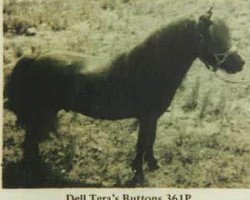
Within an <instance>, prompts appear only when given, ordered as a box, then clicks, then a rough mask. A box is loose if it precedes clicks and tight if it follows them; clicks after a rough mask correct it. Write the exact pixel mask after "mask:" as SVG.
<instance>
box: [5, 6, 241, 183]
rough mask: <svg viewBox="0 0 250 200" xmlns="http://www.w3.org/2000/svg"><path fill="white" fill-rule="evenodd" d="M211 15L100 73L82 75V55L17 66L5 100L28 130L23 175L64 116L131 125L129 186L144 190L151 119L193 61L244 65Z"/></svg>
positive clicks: (232, 67)
mask: <svg viewBox="0 0 250 200" xmlns="http://www.w3.org/2000/svg"><path fill="white" fill-rule="evenodd" d="M211 15H212V12H211V9H210V10H209V11H208V12H207V13H206V14H205V15H202V16H201V17H200V18H199V20H195V19H189V18H185V19H182V20H179V21H175V22H173V23H170V24H169V25H168V26H166V27H164V28H162V29H160V30H158V31H156V32H155V33H154V34H152V35H151V36H150V37H149V38H147V39H146V40H145V41H144V42H143V43H141V44H139V45H137V46H136V47H135V48H134V49H132V50H131V51H130V52H128V53H124V54H121V55H120V56H118V57H117V58H116V59H115V60H113V62H112V63H111V64H110V65H108V66H107V67H104V68H103V69H101V70H91V69H88V68H87V67H86V66H85V64H84V59H83V58H82V57H81V56H78V55H75V54H70V53H62V52H61V53H60V52H59V53H53V52H50V53H47V54H44V55H39V56H37V57H35V56H30V57H24V58H22V59H20V60H19V61H18V63H17V64H16V66H15V68H14V70H13V72H12V74H11V75H10V77H9V81H8V82H7V84H6V87H5V94H6V97H7V98H8V102H7V105H8V107H9V109H10V110H12V111H14V113H15V114H16V115H17V118H18V123H19V125H21V126H23V127H24V128H25V130H26V139H25V142H24V163H25V165H26V170H27V171H26V173H27V174H28V173H32V172H31V171H32V169H37V166H39V151H38V145H39V142H40V141H41V140H42V137H43V135H44V133H46V132H48V131H50V130H52V129H55V128H56V114H57V112H58V111H59V110H60V109H65V110H66V111H67V110H71V111H74V112H79V113H82V114H84V115H88V116H90V117H93V118H98V119H109V120H116V119H124V118H137V119H138V121H139V137H138V142H137V151H136V156H135V159H134V161H133V164H132V168H133V169H134V170H135V176H134V178H133V180H132V183H133V184H138V183H142V182H143V179H144V175H143V169H142V163H143V158H145V161H146V162H147V164H148V167H149V169H151V170H154V169H157V168H158V165H157V161H156V159H155V157H154V154H153V144H154V140H155V133H156V126H157V120H158V118H159V117H160V116H161V115H162V114H163V113H164V111H166V109H167V108H168V106H169V105H170V103H171V100H172V99H173V97H174V95H175V93H176V90H177V88H178V86H179V85H180V83H181V82H182V80H183V78H184V76H185V75H186V73H187V71H188V70H189V68H190V66H191V65H192V63H193V61H194V60H195V59H197V58H199V59H200V60H201V61H202V62H203V63H204V64H205V65H206V66H207V68H208V69H212V70H214V71H215V70H217V69H218V68H219V69H222V70H224V71H226V72H227V73H236V72H238V71H241V70H242V67H243V65H244V60H243V59H242V58H241V56H240V55H239V54H238V53H237V51H236V48H235V47H233V46H232V45H231V38H230V33H229V30H228V27H227V26H226V24H225V23H224V21H222V20H214V21H212V20H211ZM39 173H40V172H39V170H38V174H39ZM33 175H34V176H35V174H33ZM37 181H38V180H37ZM30 185H31V184H30ZM30 185H29V184H27V186H29V187H30Z"/></svg>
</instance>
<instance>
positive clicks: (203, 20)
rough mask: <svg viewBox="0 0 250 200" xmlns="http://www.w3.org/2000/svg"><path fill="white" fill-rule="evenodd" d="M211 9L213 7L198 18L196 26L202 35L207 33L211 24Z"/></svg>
mask: <svg viewBox="0 0 250 200" xmlns="http://www.w3.org/2000/svg"><path fill="white" fill-rule="evenodd" d="M212 9H213V7H211V8H210V9H209V10H208V11H207V13H206V14H205V15H202V16H200V18H199V22H198V26H199V29H200V31H201V34H202V35H205V34H206V33H207V30H208V28H209V26H210V25H211V24H212V21H211V16H212V14H213V13H212Z"/></svg>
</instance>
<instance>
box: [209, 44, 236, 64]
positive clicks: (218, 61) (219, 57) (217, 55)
mask: <svg viewBox="0 0 250 200" xmlns="http://www.w3.org/2000/svg"><path fill="white" fill-rule="evenodd" d="M235 52H237V47H236V46H232V47H231V48H230V49H228V50H227V51H226V52H225V53H215V54H214V57H215V60H216V66H217V67H220V66H221V65H222V63H223V62H225V61H226V59H227V58H228V57H229V56H230V55H232V54H233V53H235Z"/></svg>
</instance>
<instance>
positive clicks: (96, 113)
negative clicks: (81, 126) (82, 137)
mask: <svg viewBox="0 0 250 200" xmlns="http://www.w3.org/2000/svg"><path fill="white" fill-rule="evenodd" d="M125 107H126V106H125ZM125 107H123V108H120V107H116V106H113V107H103V106H100V105H96V106H88V107H84V108H82V109H81V110H78V111H76V112H80V113H81V114H83V115H87V116H89V117H92V118H95V119H107V120H118V119H125V118H134V117H136V116H135V114H134V112H133V111H131V109H126V108H125Z"/></svg>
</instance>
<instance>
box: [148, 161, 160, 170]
mask: <svg viewBox="0 0 250 200" xmlns="http://www.w3.org/2000/svg"><path fill="white" fill-rule="evenodd" d="M159 168H160V167H159V165H158V164H157V163H154V164H148V170H149V171H155V170H157V169H159Z"/></svg>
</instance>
